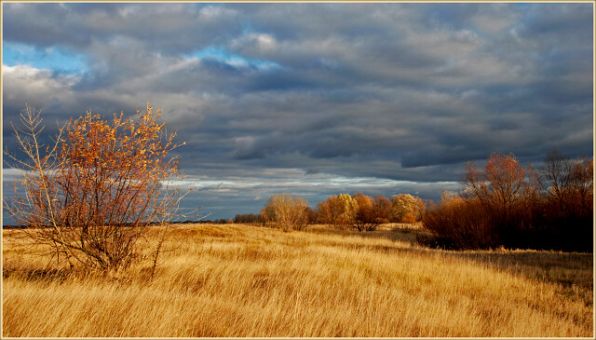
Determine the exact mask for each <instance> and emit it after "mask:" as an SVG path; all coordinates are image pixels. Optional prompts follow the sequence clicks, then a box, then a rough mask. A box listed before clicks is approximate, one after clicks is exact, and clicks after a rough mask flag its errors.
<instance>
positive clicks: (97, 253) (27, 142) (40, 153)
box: [6, 105, 177, 271]
mask: <svg viewBox="0 0 596 340" xmlns="http://www.w3.org/2000/svg"><path fill="white" fill-rule="evenodd" d="M158 117H159V112H157V113H154V111H153V108H152V107H151V106H150V105H148V106H147V107H146V110H145V111H144V112H142V113H139V114H138V117H137V119H131V118H124V117H123V115H122V114H120V115H117V116H114V118H113V119H112V120H111V121H108V120H104V119H102V117H101V116H100V115H98V114H92V113H87V114H86V115H84V116H82V117H80V118H78V119H75V120H70V121H69V122H68V123H66V124H65V125H64V126H63V127H62V128H61V129H60V130H59V133H58V136H57V138H56V140H55V143H54V144H53V145H52V146H50V147H46V146H44V145H42V144H41V143H40V141H39V135H40V133H41V131H42V129H43V126H42V118H41V115H40V113H39V112H34V111H33V110H32V109H31V108H29V107H27V109H26V111H25V112H24V114H22V115H21V122H22V124H23V127H24V129H21V130H19V129H17V128H14V127H13V128H14V131H15V135H16V139H17V141H18V144H19V146H20V149H21V151H23V153H24V154H25V156H26V157H25V159H21V158H17V157H14V156H11V155H9V157H10V158H11V159H12V160H13V161H14V163H15V165H16V166H18V167H19V168H21V169H23V170H25V171H26V172H25V175H24V176H23V179H22V186H23V189H24V190H23V191H24V193H22V194H20V193H19V192H17V193H16V194H17V198H16V199H15V200H14V201H12V202H11V203H7V204H6V206H7V208H8V210H9V211H10V212H11V213H12V214H13V216H14V217H15V219H16V220H17V221H19V222H20V223H22V224H24V225H26V226H27V229H26V232H27V233H28V234H29V235H30V236H31V237H32V238H33V240H35V241H36V242H37V243H41V244H46V245H49V246H50V247H51V249H53V255H54V258H55V259H56V260H57V261H58V262H60V263H68V264H70V265H71V266H74V265H76V264H79V265H83V266H85V267H87V268H99V269H101V270H106V271H107V270H118V269H120V268H124V267H126V266H128V265H129V264H130V263H131V261H132V260H134V259H135V258H136V257H137V254H138V252H137V241H138V240H139V239H140V238H141V236H142V235H143V233H144V232H145V230H146V228H145V227H146V226H148V225H149V224H151V223H156V222H163V221H165V220H166V219H167V218H168V217H170V214H171V212H172V211H173V210H174V209H175V206H176V204H177V200H176V199H175V197H174V192H172V191H167V190H163V189H164V188H163V187H162V184H161V181H162V180H165V179H166V178H168V177H170V176H173V175H175V174H176V170H177V162H176V161H175V160H174V159H173V158H171V157H169V156H168V154H169V152H170V151H171V150H173V149H174V148H175V147H176V145H175V144H174V141H173V139H174V134H168V133H167V132H166V131H165V126H164V124H163V123H159V122H158V121H157V119H158ZM156 254H158V251H157V252H156ZM156 256H157V255H156ZM154 263H155V262H154Z"/></svg>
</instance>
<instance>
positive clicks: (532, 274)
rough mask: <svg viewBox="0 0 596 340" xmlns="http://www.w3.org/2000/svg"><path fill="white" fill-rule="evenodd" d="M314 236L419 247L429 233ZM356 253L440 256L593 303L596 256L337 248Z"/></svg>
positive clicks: (400, 228) (411, 229)
mask: <svg viewBox="0 0 596 340" xmlns="http://www.w3.org/2000/svg"><path fill="white" fill-rule="evenodd" d="M309 232H313V233H321V234H333V235H349V236H360V237H364V238H384V239H388V240H391V241H401V242H410V243H411V244H417V241H416V240H417V238H418V237H419V236H423V237H424V236H428V235H429V233H428V232H427V231H425V230H424V229H422V228H420V227H416V226H408V225H396V226H395V225H394V226H391V227H384V228H382V229H381V230H377V231H373V232H357V231H351V230H350V231H347V230H334V229H331V228H322V227H318V228H314V229H311V230H309ZM337 246H344V247H347V248H352V249H363V248H366V249H369V250H373V251H379V252H385V253H408V254H413V255H421V256H432V255H433V254H436V253H437V252H440V253H442V254H443V255H445V256H447V257H451V258H454V259H464V260H468V261H472V262H475V263H478V264H479V265H484V266H488V267H490V268H494V269H497V270H499V271H503V272H507V273H510V274H513V275H516V276H520V277H524V278H527V279H530V280H534V281H539V282H544V283H549V284H556V285H559V286H560V288H561V293H562V294H565V295H569V296H575V297H578V298H581V300H583V301H584V302H585V303H586V304H587V305H592V303H593V296H592V290H593V278H594V270H593V254H592V253H578V252H561V251H548V250H526V249H516V250H505V249H497V250H459V251H458V250H442V249H435V248H429V247H425V246H422V245H418V246H414V247H411V248H407V247H406V248H404V247H392V246H385V245H364V244H346V245H342V244H337Z"/></svg>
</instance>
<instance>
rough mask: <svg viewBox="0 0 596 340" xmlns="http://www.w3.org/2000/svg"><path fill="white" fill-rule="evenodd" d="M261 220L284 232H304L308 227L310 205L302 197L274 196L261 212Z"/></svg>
mask: <svg viewBox="0 0 596 340" xmlns="http://www.w3.org/2000/svg"><path fill="white" fill-rule="evenodd" d="M261 219H262V220H263V221H264V222H265V223H266V224H268V225H270V226H272V227H277V228H281V229H282V230H283V231H288V230H302V229H304V228H305V227H306V226H307V225H308V221H309V212H308V203H307V202H306V200H304V199H303V198H302V197H298V196H292V195H274V196H272V197H271V198H270V199H269V202H267V205H266V206H265V207H264V208H263V210H261Z"/></svg>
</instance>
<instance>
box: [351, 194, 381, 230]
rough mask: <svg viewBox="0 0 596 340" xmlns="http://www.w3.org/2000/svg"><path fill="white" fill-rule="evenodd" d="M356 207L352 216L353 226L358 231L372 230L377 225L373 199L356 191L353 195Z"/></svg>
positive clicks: (377, 220)
mask: <svg viewBox="0 0 596 340" xmlns="http://www.w3.org/2000/svg"><path fill="white" fill-rule="evenodd" d="M353 199H354V201H356V205H357V207H358V209H357V211H356V215H355V217H354V222H353V228H354V229H356V230H358V231H373V230H376V229H377V227H378V226H379V222H380V221H379V219H378V216H377V214H376V211H375V206H374V201H373V199H372V198H370V196H367V195H365V194H363V193H358V194H356V195H355V196H354V197H353Z"/></svg>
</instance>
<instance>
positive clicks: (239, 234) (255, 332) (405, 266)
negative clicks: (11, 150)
mask: <svg viewBox="0 0 596 340" xmlns="http://www.w3.org/2000/svg"><path fill="white" fill-rule="evenodd" d="M169 228H170V230H169V231H168V233H167V238H166V240H165V243H164V245H163V251H162V254H163V256H162V258H161V260H160V263H159V264H158V266H157V271H156V274H155V277H154V279H153V280H152V281H149V277H150V269H151V262H150V261H144V262H140V263H138V264H137V265H136V266H134V267H132V268H131V269H130V270H129V271H128V272H127V273H126V274H120V276H117V274H112V276H108V277H105V276H98V275H94V274H92V273H80V272H75V273H71V272H67V271H61V270H60V268H58V267H54V266H52V265H51V264H50V266H48V260H49V258H44V257H40V256H38V255H34V254H32V252H43V251H44V249H42V248H40V247H38V248H34V249H33V248H31V247H29V246H26V245H25V244H24V239H22V238H21V235H20V233H19V231H4V241H3V242H4V249H3V252H4V254H3V255H4V257H3V261H4V272H3V277H4V278H3V297H2V298H3V317H2V325H3V336H15V337H16V336H30V337H38V336H53V337H59V336H71V337H83V336H95V337H105V336H132V337H134V336H139V337H143V336H155V337H165V336H178V337H183V336H184V337H189V336H190V337H207V336H300V337H307V336H323V337H325V336H377V337H378V336H386V337H399V336H405V337H410V336H525V337H530V336H536V337H540V336H591V335H592V334H593V328H592V300H591V296H592V295H591V289H592V287H591V268H592V260H591V255H579V254H560V253H551V252H529V253H527V252H524V253H523V254H522V253H516V252H508V251H501V252H499V251H496V252H459V253H456V252H449V251H440V250H431V249H427V248H422V247H420V246H416V245H413V244H411V243H409V242H405V241H399V240H398V241H396V240H390V239H387V238H384V237H372V236H374V234H375V233H370V235H371V237H364V236H354V235H341V234H326V233H320V232H318V233H311V232H291V233H284V232H281V231H278V230H273V229H268V228H260V227H250V226H246V225H226V226H214V225H185V226H181V225H179V226H171V227H169ZM157 235H159V229H158V228H155V229H152V230H151V232H150V235H149V237H150V238H152V240H153V239H154V242H157V240H158V237H157ZM379 235H384V234H379ZM522 255H523V258H524V259H525V260H524V261H522V262H523V263H525V265H527V266H528V268H530V269H527V268H525V267H523V266H518V264H519V263H520V262H518V261H517V260H516V258H522V257H520V256H522ZM526 257H527V258H526ZM487 259H488V260H487ZM496 259H497V260H496ZM544 259H548V261H551V262H548V263H547V262H544V263H547V264H548V265H547V266H545V267H544V268H543V267H541V263H542V262H543V261H546V260H544ZM569 268H571V269H569ZM567 269H569V271H567ZM545 273H548V275H545ZM526 274H527V275H526ZM565 280H570V282H567V281H565Z"/></svg>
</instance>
